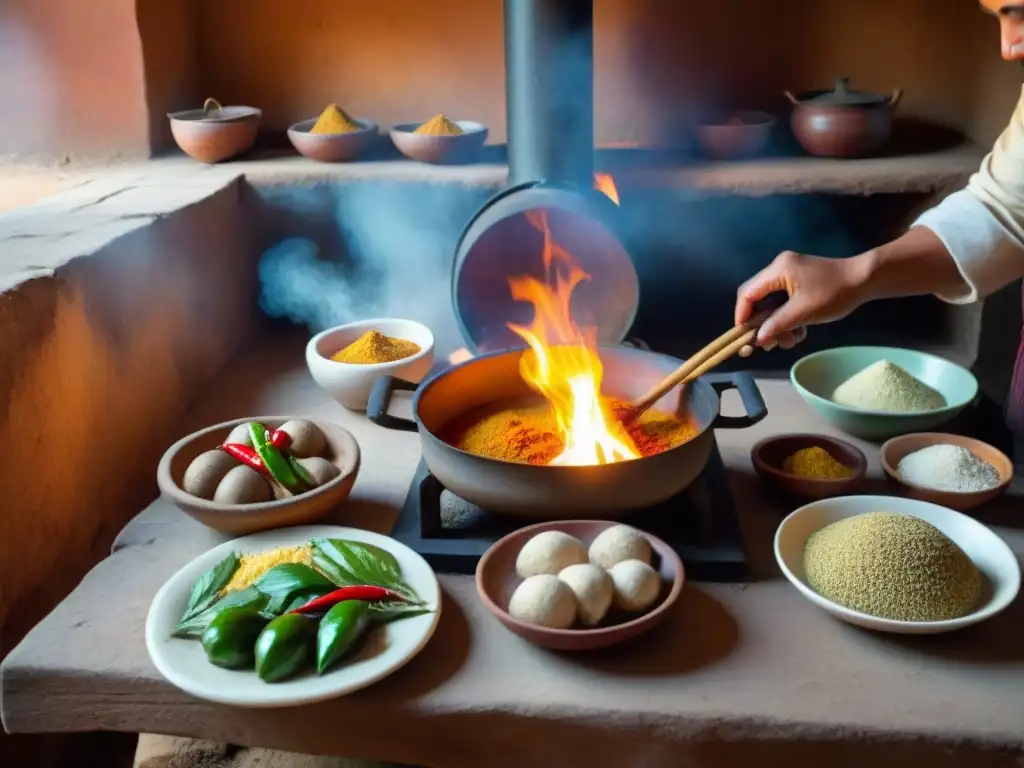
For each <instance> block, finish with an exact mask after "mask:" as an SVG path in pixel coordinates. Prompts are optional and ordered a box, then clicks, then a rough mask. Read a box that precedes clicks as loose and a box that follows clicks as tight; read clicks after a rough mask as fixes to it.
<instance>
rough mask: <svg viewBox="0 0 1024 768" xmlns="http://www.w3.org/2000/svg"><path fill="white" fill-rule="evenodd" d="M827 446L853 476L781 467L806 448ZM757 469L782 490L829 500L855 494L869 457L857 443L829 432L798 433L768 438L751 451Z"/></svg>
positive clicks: (802, 496)
mask: <svg viewBox="0 0 1024 768" xmlns="http://www.w3.org/2000/svg"><path fill="white" fill-rule="evenodd" d="M814 446H818V447H819V448H824V449H825V450H826V451H828V453H829V454H830V455H831V456H832V458H833V459H835V460H836V461H838V462H840V463H841V464H845V465H846V466H847V467H849V468H850V469H852V470H853V476H852V477H847V478H837V479H834V480H815V479H810V478H805V477H797V476H796V475H794V474H791V473H789V472H785V471H784V470H783V469H782V465H783V463H784V462H785V461H786V459H787V458H788V457H789V456H791V455H793V454H794V453H796V452H797V451H800V450H803V449H804V448H812V447H814ZM750 460H751V462H753V464H754V471H755V472H757V474H758V476H759V477H760V478H761V479H762V480H764V481H765V482H766V483H768V484H769V485H773V486H774V487H776V488H777V489H779V490H780V491H782V492H783V493H786V494H788V495H790V496H795V497H799V498H803V499H811V500H817V499H827V498H831V497H833V496H845V495H847V494H851V493H856V492H857V490H858V489H859V488H860V486H861V484H862V483H863V481H864V475H865V474H866V473H867V471H868V460H867V458H866V457H865V456H864V453H863V452H862V451H861V450H860V449H859V448H858V447H857V446H855V445H851V444H850V443H848V442H846V441H845V440H838V439H836V438H834V437H829V436H827V435H813V434H799V435H779V436H778V437H769V438H766V439H764V440H762V441H761V442H759V443H757V444H756V445H755V446H754V447H753V448H752V449H751V450H750Z"/></svg>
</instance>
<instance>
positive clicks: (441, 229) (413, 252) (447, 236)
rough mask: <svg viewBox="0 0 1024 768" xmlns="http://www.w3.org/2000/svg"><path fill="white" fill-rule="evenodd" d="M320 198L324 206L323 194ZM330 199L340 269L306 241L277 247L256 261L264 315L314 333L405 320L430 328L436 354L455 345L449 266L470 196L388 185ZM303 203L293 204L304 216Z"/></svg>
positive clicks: (344, 190) (351, 189)
mask: <svg viewBox="0 0 1024 768" xmlns="http://www.w3.org/2000/svg"><path fill="white" fill-rule="evenodd" d="M320 194H321V201H322V199H323V198H322V195H323V194H328V193H327V192H321V193H320ZM334 196H335V201H334V210H333V221H334V222H335V224H336V226H338V227H340V229H341V233H342V239H343V241H344V243H345V246H346V248H347V255H346V258H345V261H344V263H341V262H339V261H335V260H332V259H331V258H330V257H332V256H333V254H327V253H321V249H320V246H319V245H318V244H317V243H316V242H314V241H313V240H311V239H309V238H306V237H289V238H286V239H283V240H281V241H279V242H278V243H276V244H275V245H274V246H273V247H271V248H270V249H268V250H267V251H266V252H265V253H264V254H263V256H262V258H261V259H260V266H259V277H260V285H261V296H260V303H261V306H262V307H263V310H264V311H265V312H266V313H267V314H268V315H270V316H272V317H284V318H288V319H290V320H292V321H293V322H296V323H301V324H304V325H307V326H309V328H310V329H311V330H312V331H313V332H317V331H320V330H323V329H324V328H329V327H331V326H334V325H340V324H343V323H348V322H353V321H356V320H364V319H368V318H373V317H402V318H407V319H410V320H417V321H419V322H422V323H424V324H425V325H427V326H428V327H429V328H431V329H432V330H433V331H434V333H435V335H436V336H438V340H437V341H438V347H439V348H441V347H443V346H444V345H443V344H442V340H444V339H450V340H454V339H456V338H457V337H458V331H457V329H456V326H455V320H454V314H453V311H452V304H451V296H450V293H449V282H450V273H451V263H452V258H453V254H454V249H455V246H456V244H457V241H458V236H459V233H460V232H461V230H462V227H463V226H464V225H465V223H466V222H467V221H468V219H469V217H470V215H471V214H472V210H473V205H474V204H475V201H474V200H473V199H472V196H469V195H467V194H466V191H465V190H464V189H446V188H444V187H440V186H430V187H413V188H409V187H398V186H390V185H365V186H362V185H361V186H360V187H358V188H355V187H347V188H338V189H336V190H335V192H334ZM302 198H303V196H302V195H299V196H298V200H297V202H298V203H299V204H300V205H301V206H302V207H303V208H304V209H306V210H308V208H306V206H305V205H303V200H302ZM467 203H469V205H468V206H467ZM318 207H321V208H322V205H321V206H318Z"/></svg>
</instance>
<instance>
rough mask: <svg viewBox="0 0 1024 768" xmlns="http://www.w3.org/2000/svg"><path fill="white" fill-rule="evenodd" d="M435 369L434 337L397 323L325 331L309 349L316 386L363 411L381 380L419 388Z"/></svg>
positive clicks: (417, 327)
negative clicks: (431, 370) (403, 382)
mask: <svg viewBox="0 0 1024 768" xmlns="http://www.w3.org/2000/svg"><path fill="white" fill-rule="evenodd" d="M433 365H434V334H432V333H431V332H430V329H429V328H427V327H426V326H425V325H423V324H421V323H417V322H415V321H413V320H401V319H398V318H378V319H375V320H361V321H359V322H356V323H348V324H347V325H339V326H336V327H334V328H328V329H327V330H326V331H321V332H320V333H318V334H317V335H316V336H314V337H313V338H311V339H310V340H309V343H308V344H307V345H306V366H307V367H308V368H309V374H310V376H312V377H313V380H314V381H315V382H316V383H317V384H319V385H320V386H321V387H322V388H323V390H324V391H325V392H327V394H329V395H330V396H331V397H333V398H334V399H335V400H337V401H338V402H339V403H341V405H343V406H345V407H346V408H348V409H350V410H353V411H365V410H366V405H367V403H368V402H369V399H370V392H372V391H373V387H374V385H375V384H376V383H377V381H378V380H379V379H380V378H382V377H383V376H392V377H394V378H397V379H402V380H404V381H408V382H411V383H413V384H418V383H419V382H420V380H422V379H423V377H424V376H426V375H427V373H428V372H429V371H430V369H431V368H432V367H433Z"/></svg>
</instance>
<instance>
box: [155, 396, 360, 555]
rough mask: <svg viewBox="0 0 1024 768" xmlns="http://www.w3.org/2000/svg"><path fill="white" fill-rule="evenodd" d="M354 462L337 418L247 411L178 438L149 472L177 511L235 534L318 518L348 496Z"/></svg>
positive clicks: (351, 444)
mask: <svg viewBox="0 0 1024 768" xmlns="http://www.w3.org/2000/svg"><path fill="white" fill-rule="evenodd" d="M359 461H360V455H359V445H358V444H357V443H356V440H355V437H353V436H352V433H350V432H349V431H348V430H346V429H344V428H343V427H340V426H338V425H337V424H331V423H329V422H322V421H311V420H309V419H304V418H302V417H298V416H294V417H293V416H255V417H252V418H246V419H236V420H234V421H225V422H222V423H220V424H214V425H213V426H211V427H206V428H204V429H201V430H199V431H198V432H193V433H192V434H191V435H187V436H185V437H183V438H182V439H181V440H179V441H178V442H176V443H175V444H174V445H172V446H171V447H170V448H168V449H167V451H166V452H165V453H164V455H163V457H162V458H161V459H160V464H159V466H158V467H157V475H156V477H157V485H158V486H159V487H160V492H161V493H163V494H164V495H165V496H166V497H167V498H169V499H170V500H171V501H172V502H174V504H175V505H176V506H177V507H178V508H179V509H180V510H181V511H182V512H184V513H185V514H187V515H189V516H191V517H193V518H195V519H196V520H198V521H199V522H200V523H202V524H203V525H205V526H208V527H210V528H213V529H215V530H218V531H222V532H224V533H231V534H235V535H239V534H246V533H255V532H256V531H263V530H267V529H270V528H280V527H282V526H287V525H303V524H308V523H313V522H317V521H319V520H322V519H323V518H324V517H326V516H327V515H328V514H329V513H330V512H331V511H332V510H333V509H335V508H336V507H338V506H339V505H340V504H341V503H342V502H344V501H345V499H346V498H348V495H349V493H350V492H351V490H352V486H353V485H354V484H355V481H356V475H357V474H358V473H359Z"/></svg>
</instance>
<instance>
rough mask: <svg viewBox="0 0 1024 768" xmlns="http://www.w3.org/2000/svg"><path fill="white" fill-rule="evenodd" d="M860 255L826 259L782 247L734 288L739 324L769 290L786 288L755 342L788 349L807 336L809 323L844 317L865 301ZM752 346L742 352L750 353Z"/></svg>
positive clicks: (774, 290) (770, 291)
mask: <svg viewBox="0 0 1024 768" xmlns="http://www.w3.org/2000/svg"><path fill="white" fill-rule="evenodd" d="M862 271H863V270H862V269H861V268H860V264H859V262H858V257H854V258H850V259H826V258H822V257H820V256H805V255H804V254H801V253H794V252H793V251H784V252H782V253H780V254H779V255H778V256H776V257H775V260H774V261H772V263H771V264H769V265H768V266H767V267H765V268H764V269H762V270H761V271H760V272H758V273H757V274H756V275H754V276H753V277H752V278H750V279H749V280H747V282H745V283H744V284H743V285H741V286H740V287H739V290H738V291H737V292H736V324H737V325H740V324H742V323H744V322H746V321H747V320H748V319H750V317H751V315H753V314H754V312H755V309H754V304H755V303H756V302H758V301H760V300H761V299H763V298H764V297H766V296H767V295H768V294H770V293H775V292H776V291H785V292H786V294H787V295H788V296H789V300H788V301H787V302H786V303H785V304H784V305H783V306H782V307H781V308H780V309H778V310H776V312H775V313H774V314H772V316H771V317H769V318H768V320H766V321H765V322H764V324H763V325H762V326H761V328H760V330H759V331H758V334H757V343H758V345H759V346H761V347H762V348H763V349H772V348H774V347H775V346H779V347H782V348H783V349H789V348H790V347H793V346H795V345H796V344H799V343H800V342H801V341H803V340H804V339H805V338H806V336H807V329H806V326H808V325H815V324H818V323H828V322H831V321H833V320H838V319H839V318H841V317H845V316H846V315H848V314H850V313H851V312H852V311H853V310H855V309H856V308H857V307H859V306H860V305H861V304H862V303H863V298H862V295H861V290H860V286H861V283H862V282H863V281H862V279H861V277H860V273H861V272H862ZM752 351H753V349H752V348H750V347H746V348H744V350H743V351H742V352H741V354H743V355H749V354H750V353H751V352H752Z"/></svg>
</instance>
